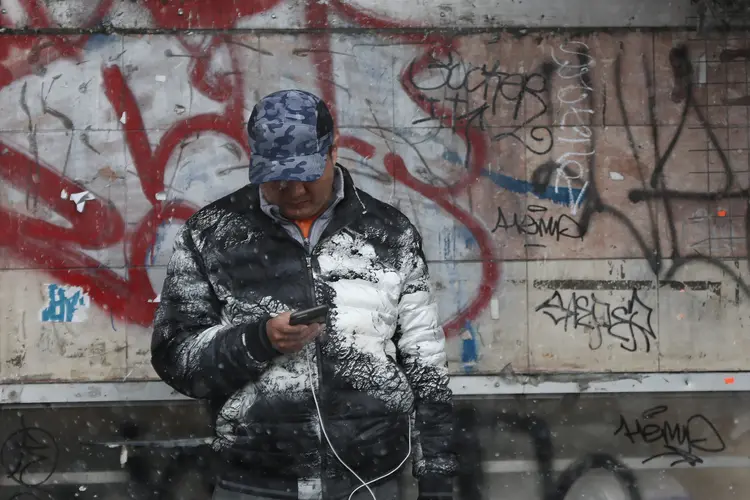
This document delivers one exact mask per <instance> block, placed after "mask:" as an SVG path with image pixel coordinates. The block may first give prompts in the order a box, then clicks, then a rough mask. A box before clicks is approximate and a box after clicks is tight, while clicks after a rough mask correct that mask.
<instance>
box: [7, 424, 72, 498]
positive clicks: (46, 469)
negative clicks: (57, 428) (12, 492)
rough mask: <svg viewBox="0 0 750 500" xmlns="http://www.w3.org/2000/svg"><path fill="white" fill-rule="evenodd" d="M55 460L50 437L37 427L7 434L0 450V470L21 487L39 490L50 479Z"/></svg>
mask: <svg viewBox="0 0 750 500" xmlns="http://www.w3.org/2000/svg"><path fill="white" fill-rule="evenodd" d="M59 456H60V450H59V448H58V446H57V443H56V442H55V438H54V437H53V436H52V434H50V433H49V432H47V431H45V430H44V429H40V428H39V427H26V426H24V427H22V428H21V429H18V430H17V431H15V432H13V433H11V434H10V435H9V436H8V438H7V439H6V440H5V442H4V443H3V445H2V447H0V467H2V470H3V471H5V474H6V475H7V476H8V477H9V478H10V479H12V480H13V481H15V482H17V483H18V484H20V485H22V486H40V485H42V484H44V483H46V482H47V481H48V480H49V478H50V477H52V474H53V473H54V472H55V469H57V462H58V459H59ZM14 498H15V497H14ZM22 498H23V497H22Z"/></svg>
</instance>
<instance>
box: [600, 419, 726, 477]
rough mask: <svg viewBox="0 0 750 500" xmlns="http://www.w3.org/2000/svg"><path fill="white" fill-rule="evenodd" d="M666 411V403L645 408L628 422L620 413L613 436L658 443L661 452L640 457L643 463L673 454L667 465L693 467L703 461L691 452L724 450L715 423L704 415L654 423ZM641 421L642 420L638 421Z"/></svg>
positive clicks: (631, 440)
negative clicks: (617, 425) (638, 416)
mask: <svg viewBox="0 0 750 500" xmlns="http://www.w3.org/2000/svg"><path fill="white" fill-rule="evenodd" d="M668 410H669V408H668V407H667V406H664V405H661V406H655V407H653V408H649V409H648V410H646V411H644V412H643V413H642V414H641V418H640V419H638V418H636V419H635V421H634V422H632V427H631V425H628V421H627V419H626V418H625V417H624V416H622V415H620V425H619V427H617V429H616V430H615V433H614V435H615V436H617V435H619V434H621V433H622V435H623V436H625V437H626V438H628V439H629V440H630V442H631V443H634V444H635V442H636V438H638V439H640V440H641V441H643V442H644V443H648V444H651V443H661V444H662V445H663V446H664V449H665V450H666V451H665V452H663V453H657V454H655V455H652V456H650V457H648V458H646V459H644V460H643V463H646V462H650V461H651V460H654V459H655V458H658V457H671V456H674V457H677V459H676V460H675V461H674V462H672V463H671V464H670V465H671V466H673V467H674V466H675V465H678V464H682V463H687V464H690V465H691V466H693V467H694V466H695V465H696V464H700V463H703V460H702V459H701V458H700V457H699V456H698V455H696V454H695V452H696V451H703V452H706V453H719V452H722V451H724V450H725V449H726V445H725V444H724V440H723V439H722V437H721V434H720V433H719V431H718V430H717V429H716V426H715V425H714V424H713V423H712V422H711V421H710V420H709V419H708V418H707V417H706V416H705V415H701V414H695V415H692V416H691V417H690V418H688V419H687V421H685V423H683V424H680V423H670V422H668V421H666V420H665V421H664V422H660V423H656V422H654V420H655V418H656V417H657V416H658V415H662V414H664V413H666V412H667V411H668ZM641 420H644V421H645V422H641Z"/></svg>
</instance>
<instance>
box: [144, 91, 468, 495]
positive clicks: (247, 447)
mask: <svg viewBox="0 0 750 500" xmlns="http://www.w3.org/2000/svg"><path fill="white" fill-rule="evenodd" d="M248 136H249V140H250V149H251V152H252V155H251V161H250V184H249V185H247V186H245V187H243V188H242V189H240V190H238V191H236V192H234V193H232V194H230V195H229V196H226V197H225V198H222V199H220V200H218V201H216V202H214V203H212V204H210V205H208V206H207V207H205V208H203V209H201V210H199V211H198V212H197V213H196V214H195V215H193V216H192V217H191V218H190V219H189V220H188V221H187V222H186V223H185V225H184V226H183V228H182V229H181V230H180V232H179V234H178V235H177V239H176V242H175V247H174V255H173V256H172V259H171V261H170V263H169V267H168V270H167V278H166V280H165V282H164V287H163V290H162V293H161V303H160V305H159V309H158V311H157V313H156V319H155V322H154V334H153V342H152V347H151V350H152V363H153V366H154V368H155V369H156V372H157V373H158V374H159V376H160V377H161V378H162V379H164V381H165V382H166V383H167V384H169V385H170V386H171V387H173V388H174V389H176V390H177V391H179V392H181V393H183V394H185V395H187V396H190V397H193V398H200V399H205V400H207V401H209V403H210V404H211V406H212V408H213V410H214V413H215V417H216V440H215V443H214V449H215V450H216V451H217V452H218V454H219V456H220V457H221V459H222V460H223V462H222V467H221V469H222V470H221V475H220V477H219V478H218V484H217V489H216V493H215V495H214V498H223V499H259V498H263V499H265V498H289V499H294V498H323V499H326V500H327V499H346V498H356V499H368V498H371V497H373V496H374V497H375V498H376V499H377V500H395V499H396V498H397V497H398V491H397V480H398V476H399V472H400V469H401V466H402V465H403V464H404V463H405V462H406V460H407V458H408V457H409V455H410V451H413V453H412V459H413V473H414V475H415V476H416V477H417V478H418V480H419V489H420V499H424V500H427V499H430V500H433V499H435V500H437V499H448V498H450V497H451V496H452V479H451V476H452V475H453V474H454V472H455V471H456V468H457V465H456V457H455V455H454V453H453V450H452V434H453V422H452V419H453V417H452V395H451V392H450V390H449V388H448V374H447V369H446V356H445V351H444V344H445V340H444V336H443V331H442V329H441V327H440V325H439V323H438V315H437V308H436V305H435V303H434V301H433V298H432V295H431V291H430V285H429V280H428V272H427V264H426V261H425V257H424V254H423V252H422V243H421V237H420V235H419V233H418V232H417V230H416V229H415V228H414V226H413V225H412V224H411V223H410V222H409V220H408V219H407V218H406V216H404V215H403V214H402V213H401V212H399V211H398V210H396V209H395V208H393V207H392V206H390V205H387V204H385V203H382V202H380V201H377V200H375V199H374V198H372V197H371V196H369V195H367V194H366V193H364V192H363V191H360V190H358V189H356V188H355V187H354V185H353V183H352V179H351V176H350V175H349V173H348V172H347V170H346V169H345V168H343V167H342V166H340V165H338V164H337V163H336V158H337V149H336V138H337V133H336V131H335V130H334V123H333V119H332V117H331V114H330V112H329V110H328V108H327V107H326V105H325V103H323V101H322V100H320V99H319V98H317V97H316V96H314V95H312V94H310V93H307V92H302V91H297V90H286V91H280V92H276V93H273V94H271V95H269V96H266V97H265V98H263V99H262V100H261V101H260V102H259V103H258V104H256V106H255V108H254V109H253V111H252V114H251V116H250V120H249V122H248ZM316 305H328V306H329V308H330V309H329V313H328V316H327V318H326V321H325V325H308V326H304V325H302V326H291V325H290V324H289V318H290V313H291V312H293V311H296V310H302V309H308V308H311V307H313V306H316ZM412 422H413V425H412ZM412 431H414V432H412ZM412 435H413V436H414V439H412ZM355 490H356V491H355Z"/></svg>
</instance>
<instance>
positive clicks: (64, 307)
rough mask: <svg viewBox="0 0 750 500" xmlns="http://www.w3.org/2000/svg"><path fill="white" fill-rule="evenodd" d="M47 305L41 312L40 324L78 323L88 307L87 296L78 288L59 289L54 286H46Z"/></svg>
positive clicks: (59, 287)
mask: <svg viewBox="0 0 750 500" xmlns="http://www.w3.org/2000/svg"><path fill="white" fill-rule="evenodd" d="M47 293H48V294H49V303H48V305H47V307H46V308H45V309H43V310H42V322H48V321H52V322H66V323H70V322H79V321H82V319H83V314H82V313H84V312H85V308H86V307H88V302H89V299H88V296H87V295H86V293H85V292H84V291H83V290H81V289H80V288H78V289H75V288H68V287H61V286H58V285H56V284H54V283H53V284H50V285H48V286H47Z"/></svg>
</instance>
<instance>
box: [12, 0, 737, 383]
mask: <svg viewBox="0 0 750 500" xmlns="http://www.w3.org/2000/svg"><path fill="white" fill-rule="evenodd" d="M214 3H215V4H216V5H215V6H214ZM214 3H212V8H211V10H210V11H208V10H207V7H205V6H204V7H201V6H199V5H198V4H199V2H183V3H182V4H181V5H182V7H175V6H172V5H171V4H169V3H167V4H164V5H167V7H168V8H167V7H164V6H163V3H162V2H157V1H153V2H152V1H143V2H119V3H118V4H117V6H116V7H115V6H113V3H112V2H100V3H98V4H97V3H95V2H92V3H91V4H89V3H86V4H85V8H84V7H80V8H78V9H73V8H68V7H70V5H73V3H65V2H51V3H49V5H45V4H43V3H41V2H31V1H21V0H19V1H18V2H16V3H14V4H13V5H14V7H12V8H11V7H9V8H8V9H7V10H3V12H2V14H0V24H5V25H6V26H16V27H18V26H31V27H35V28H45V27H47V28H49V27H54V26H56V23H58V24H62V25H64V26H73V27H80V28H85V27H92V26H94V27H95V26H101V25H102V24H103V25H105V26H113V25H117V26H126V27H131V28H134V29H141V28H153V29H176V30H177V31H176V32H173V33H170V34H148V33H141V34H139V33H132V32H131V33H128V34H124V33H118V32H117V31H116V30H114V31H112V30H110V32H109V33H107V34H91V33H88V32H86V31H84V30H80V32H71V33H69V34H50V35H45V34H43V33H41V34H40V33H35V34H33V35H32V34H18V33H14V34H5V35H0V108H1V109H2V110H3V112H4V115H3V120H2V122H1V124H0V129H1V130H0V143H1V144H0V178H2V184H1V185H0V296H1V297H2V308H3V314H2V315H0V332H2V335H0V360H1V362H0V381H11V380H18V379H21V380H123V379H125V380H134V379H144V378H152V377H153V376H154V374H153V372H152V371H151V368H150V364H149V351H148V349H149V342H150V330H149V325H150V324H151V320H152V315H153V312H154V309H155V307H156V302H158V300H159V290H160V287H161V283H162V280H163V278H164V272H165V265H166V263H167V261H168V259H169V256H170V254H171V245H172V240H173V237H174V235H175V232H176V230H177V229H178V228H179V226H180V224H181V223H182V222H183V221H184V220H185V219H186V218H187V217H189V216H190V215H191V214H192V213H193V212H194V211H195V210H196V209H197V208H199V207H200V206H202V205H204V204H206V203H208V202H210V201H212V200H214V199H216V198H218V197H220V196H222V195H225V194H227V193H229V192H231V191H233V190H235V189H237V188H238V187H239V186H241V185H242V184H244V183H245V182H246V179H247V168H246V166H247V163H248V154H249V151H248V147H247V143H246V140H245V137H244V122H245V120H246V118H247V116H248V115H249V112H250V109H252V106H253V104H254V103H255V102H256V101H257V100H258V98H259V97H261V96H263V95H265V94H267V93H269V92H272V91H274V90H278V89H280V88H290V87H297V88H303V89H307V90H311V91H313V92H316V93H318V94H320V95H321V96H323V97H324V98H325V99H326V100H327V101H328V102H329V104H330V105H331V106H332V108H333V110H334V111H335V115H336V119H337V122H338V124H339V127H340V129H341V148H342V149H341V153H340V155H341V161H342V163H343V164H345V165H346V166H347V167H348V168H349V169H350V170H351V171H352V172H353V174H354V177H355V181H356V182H357V183H358V184H359V185H360V187H362V188H364V189H365V190H367V191H369V192H371V193H372V194H374V195H375V196H377V197H379V198H381V199H383V200H385V201H388V202H390V203H392V204H394V205H396V206H397V207H399V208H400V209H401V210H403V211H404V212H405V213H406V214H407V215H408V216H409V217H410V218H411V219H412V220H413V221H414V222H415V223H416V225H417V226H418V227H419V229H420V230H421V232H422V234H423V237H424V240H425V251H426V254H427V257H428V259H429V260H430V266H431V272H432V275H433V283H434V286H435V289H436V291H437V296H438V299H439V304H440V310H441V314H442V317H443V319H444V326H445V329H446V333H447V334H448V336H449V343H448V349H449V356H450V361H451V367H452V370H453V371H454V372H457V373H463V372H482V373H492V372H499V371H502V370H505V371H506V372H507V371H514V372H535V371H549V372H566V371H592V372H596V371H618V372H628V371H681V370H732V369H745V368H746V366H747V363H748V359H747V358H748V353H750V340H747V336H746V335H743V334H742V329H743V325H744V324H745V323H746V322H747V321H748V320H750V307H749V306H748V304H749V302H748V300H749V299H750V297H749V296H748V292H750V288H748V284H747V283H748V276H747V275H748V267H747V262H746V256H747V244H746V235H747V231H746V224H747V220H748V219H747V216H746V212H747V206H748V205H747V199H748V175H747V173H748V170H749V169H750V157H749V156H748V147H750V144H749V143H750V125H749V124H750V118H749V117H748V114H747V108H746V106H747V104H748V103H750V96H749V95H750V90H749V89H748V77H747V59H748V57H749V56H750V52H749V51H750V49H748V48H746V43H745V40H744V38H743V37H740V36H730V35H723V36H722V37H721V38H716V39H711V40H709V39H706V38H705V37H704V38H701V39H697V38H696V36H695V35H694V34H693V33H688V32H685V33H680V32H669V33H667V32H658V31H656V32H647V33H646V32H627V31H613V32H607V31H593V32H590V33H588V34H585V35H581V34H575V33H568V32H565V31H560V30H554V31H553V30H548V31H544V30H539V31H534V32H529V33H525V34H524V33H521V32H514V33H509V32H503V31H497V32H490V33H486V34H477V35H465V36H449V35H444V34H440V32H435V31H431V32H427V31H415V30H413V29H412V30H403V31H400V32H396V31H394V30H392V29H391V28H396V27H403V26H404V25H408V26H411V27H412V28H413V27H414V26H415V25H418V23H416V21H415V19H414V16H415V15H416V14H415V12H413V11H412V10H409V13H408V16H407V15H406V14H404V12H403V11H402V10H403V9H402V10H399V9H394V12H393V16H391V17H389V16H388V8H387V6H381V7H379V9H378V11H377V12H373V11H372V10H368V9H365V8H364V6H361V5H357V4H356V3H344V2H338V1H336V2H334V1H331V2H329V3H328V4H320V3H316V2H311V3H310V4H309V5H307V4H305V3H304V2H288V3H284V2H273V1H265V2H254V3H245V2H241V3H237V4H236V5H235V4H234V3H233V2H214ZM66 5H67V7H65V6H66ZM76 5H77V4H76ZM81 5H83V4H81ZM175 5H176V4H175ZM200 5H204V4H203V3H200ZM205 5H207V4H205ZM300 6H302V7H303V8H300ZM173 7H174V8H173ZM256 16H265V18H267V17H269V16H270V18H272V19H277V18H278V19H282V18H283V19H285V20H286V21H285V22H289V23H290V25H291V26H294V27H295V28H299V29H300V31H290V32H287V33H247V32H240V31H237V32H232V31H231V30H230V31H226V32H222V33H215V32H201V31H196V29H197V28H221V29H225V28H227V29H228V28H232V27H233V26H254V24H253V23H257V22H259V21H258V19H261V18H257V17H256ZM295 16H298V17H295ZM299 16H301V17H299ZM123 19H125V20H130V21H128V22H126V21H123ZM238 19H239V20H240V21H237V20H238ZM113 23H115V24H113ZM117 23H119V24H117ZM128 23H129V24H128ZM243 23H245V24H243ZM295 23H296V24H295ZM344 24H346V25H347V26H353V27H363V28H368V29H367V30H360V31H356V30H349V31H347V32H340V31H339V32H330V33H329V32H326V31H322V32H321V31H318V32H316V33H310V32H308V31H304V28H326V27H327V26H329V25H337V26H341V25H344ZM190 30H193V31H190Z"/></svg>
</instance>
